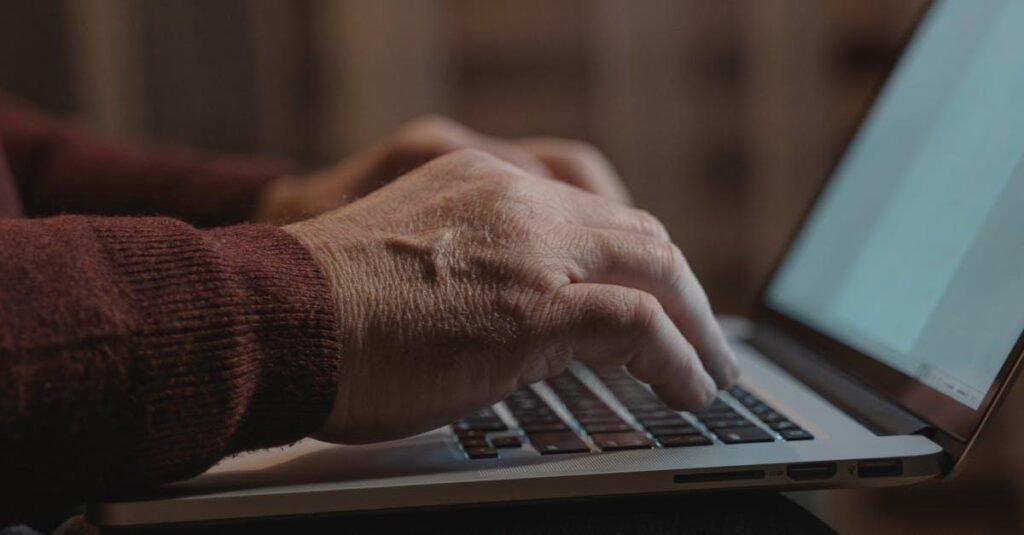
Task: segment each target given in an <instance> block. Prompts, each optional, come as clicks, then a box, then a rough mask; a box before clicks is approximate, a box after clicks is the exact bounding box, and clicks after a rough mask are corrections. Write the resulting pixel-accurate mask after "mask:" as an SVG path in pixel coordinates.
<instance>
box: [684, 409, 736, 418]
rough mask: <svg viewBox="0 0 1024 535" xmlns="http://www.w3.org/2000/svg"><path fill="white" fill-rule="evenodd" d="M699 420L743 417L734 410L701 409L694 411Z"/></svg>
mask: <svg viewBox="0 0 1024 535" xmlns="http://www.w3.org/2000/svg"><path fill="white" fill-rule="evenodd" d="M693 415H694V416H696V417H697V419H699V420H723V419H726V418H741V416H740V413H738V412H736V411H734V410H732V409H725V410H716V411H700V412H695V413H693Z"/></svg>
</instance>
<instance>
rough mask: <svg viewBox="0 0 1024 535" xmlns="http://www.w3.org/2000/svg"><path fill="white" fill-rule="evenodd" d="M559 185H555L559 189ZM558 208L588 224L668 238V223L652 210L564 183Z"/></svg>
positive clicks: (582, 223)
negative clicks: (639, 207)
mask: <svg viewBox="0 0 1024 535" xmlns="http://www.w3.org/2000/svg"><path fill="white" fill-rule="evenodd" d="M557 188H558V186H557V185H556V189H557ZM558 199H559V200H560V201H561V202H559V204H558V207H559V210H561V211H563V212H568V214H569V217H570V218H571V220H572V221H573V222H574V223H576V224H578V225H583V226H586V227H591V228H597V229H607V230H617V231H622V232H632V233H636V234H643V235H646V236H650V237H653V238H657V239H660V240H666V241H668V240H669V239H670V238H669V234H668V230H667V229H666V228H665V225H664V224H663V223H662V222H661V221H660V220H659V219H658V218H657V217H654V216H653V215H652V214H651V213H650V212H648V211H646V210H640V209H637V208H633V207H631V206H626V205H624V204H622V203H619V202H616V201H613V200H611V199H609V198H607V197H602V196H600V195H597V194H594V193H590V192H586V191H580V190H578V189H576V188H572V187H570V186H565V185H563V186H561V191H560V195H559V196H558Z"/></svg>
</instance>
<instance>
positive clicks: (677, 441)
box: [658, 435, 712, 448]
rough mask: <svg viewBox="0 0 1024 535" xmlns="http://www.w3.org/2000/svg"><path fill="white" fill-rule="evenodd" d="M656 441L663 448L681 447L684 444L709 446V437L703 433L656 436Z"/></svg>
mask: <svg viewBox="0 0 1024 535" xmlns="http://www.w3.org/2000/svg"><path fill="white" fill-rule="evenodd" d="M658 442H659V443H661V445H662V447H665V448H681V447H686V446H710V445H711V444H712V442H711V439H710V438H708V437H706V436H704V435H675V436H669V437H664V438H662V437H658Z"/></svg>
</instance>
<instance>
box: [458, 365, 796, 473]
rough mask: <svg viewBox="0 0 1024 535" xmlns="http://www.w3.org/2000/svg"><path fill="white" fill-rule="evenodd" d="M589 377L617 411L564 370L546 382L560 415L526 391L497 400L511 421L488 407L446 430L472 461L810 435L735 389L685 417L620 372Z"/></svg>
mask: <svg viewBox="0 0 1024 535" xmlns="http://www.w3.org/2000/svg"><path fill="white" fill-rule="evenodd" d="M594 373H595V375H596V377H597V378H598V379H599V380H600V381H601V383H603V385H604V386H605V387H606V388H607V390H608V391H609V392H610V393H611V394H612V395H613V396H614V397H615V398H616V399H617V400H618V402H619V404H621V408H620V409H619V410H616V409H614V408H612V407H611V406H610V405H609V404H608V403H606V402H605V400H604V399H602V398H601V396H599V395H598V394H597V393H596V392H594V391H593V390H592V389H591V388H590V387H589V386H587V385H586V384H584V382H583V381H581V380H580V379H579V378H578V377H577V376H576V375H575V374H574V373H572V372H571V371H566V372H565V373H562V374H561V375H559V376H557V377H554V378H552V379H549V380H547V381H546V385H547V387H548V389H549V390H550V392H551V393H552V394H553V395H554V396H555V397H556V398H557V400H558V401H559V402H560V403H559V404H560V405H561V406H562V408H564V411H556V410H555V408H554V407H553V406H552V405H551V404H549V403H548V402H547V401H546V400H545V399H544V398H543V397H542V396H541V395H539V394H538V393H537V391H536V390H534V389H533V388H532V387H528V386H524V387H520V388H519V389H517V390H516V391H515V392H513V393H512V394H511V395H510V396H509V397H508V398H506V399H505V400H504V403H503V404H504V407H505V408H506V409H507V411H508V415H509V416H511V420H513V421H511V422H510V421H506V420H507V419H505V418H502V416H500V415H499V414H498V412H497V411H495V409H494V408H492V407H488V408H485V409H482V410H480V411H477V412H475V413H473V414H470V415H468V416H466V417H464V418H462V419H460V420H459V421H457V422H456V423H454V424H452V430H453V432H454V433H455V435H456V437H457V438H458V441H459V445H460V446H461V447H462V450H463V451H464V452H465V454H466V456H467V457H468V458H470V459H494V458H497V457H500V455H501V453H500V452H501V451H502V450H508V449H521V448H532V450H533V451H534V452H536V453H537V454H540V455H559V454H569V453H598V452H602V451H619V450H629V449H649V448H678V447H693V446H724V445H729V444H747V443H752V442H775V441H797V440H811V439H813V438H814V437H813V435H811V433H809V432H808V431H806V430H805V429H803V428H801V427H800V426H799V425H797V424H795V423H794V422H793V421H792V420H790V419H789V418H787V417H786V416H785V415H783V414H782V413H780V412H778V411H777V410H775V409H774V408H773V407H771V406H770V405H768V404H767V403H765V402H763V401H761V400H760V399H758V398H757V396H755V395H754V394H752V393H751V392H749V391H747V390H746V389H744V388H742V387H739V386H736V387H733V388H732V389H730V390H729V391H728V394H720V395H719V397H718V398H717V399H715V401H714V402H713V403H712V404H711V405H710V406H708V407H707V408H705V409H703V410H701V411H697V412H692V413H687V412H677V411H674V410H672V409H671V408H669V407H667V406H666V405H665V404H664V403H662V402H661V401H660V400H659V399H658V398H657V397H656V396H655V395H654V394H653V393H652V392H651V391H650V390H649V389H648V388H647V387H646V386H644V385H642V384H640V383H639V382H637V381H636V380H635V379H633V378H632V377H631V376H630V375H629V374H627V373H626V372H625V370H622V369H618V370H602V371H596V372H594ZM622 409H625V410H622ZM560 413H561V414H560ZM563 415H564V417H563Z"/></svg>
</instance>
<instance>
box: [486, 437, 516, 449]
mask: <svg viewBox="0 0 1024 535" xmlns="http://www.w3.org/2000/svg"><path fill="white" fill-rule="evenodd" d="M522 445H523V441H522V440H519V437H494V438H492V439H491V446H492V447H494V448H497V449H504V448H518V447H521V446H522Z"/></svg>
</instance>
